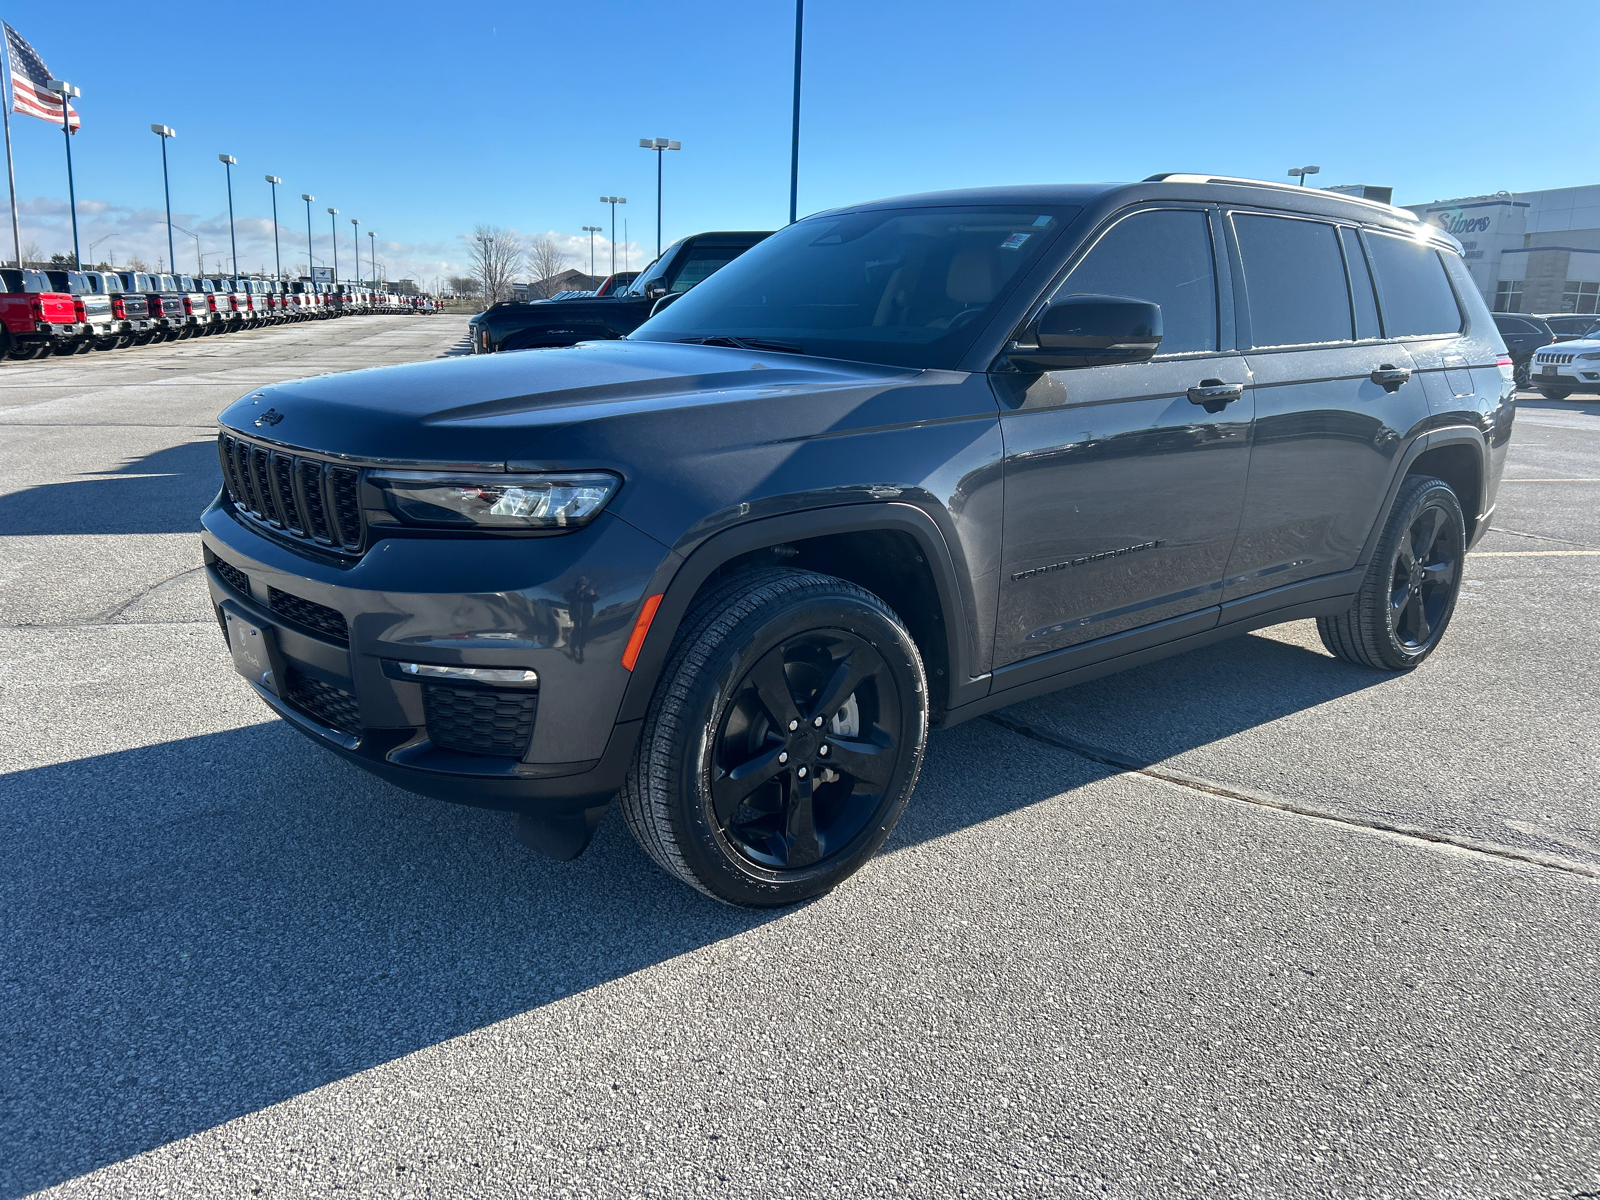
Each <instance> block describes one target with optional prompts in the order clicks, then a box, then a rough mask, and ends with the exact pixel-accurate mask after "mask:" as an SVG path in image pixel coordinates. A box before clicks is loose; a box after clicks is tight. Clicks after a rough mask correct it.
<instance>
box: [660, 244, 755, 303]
mask: <svg viewBox="0 0 1600 1200" xmlns="http://www.w3.org/2000/svg"><path fill="white" fill-rule="evenodd" d="M743 253H744V250H743V249H742V248H740V247H738V246H695V247H693V248H692V249H691V250H690V251H689V257H688V258H687V259H685V260H684V263H683V265H682V266H681V267H679V268H678V274H677V275H676V276H675V277H674V278H673V280H672V290H673V291H675V292H687V291H688V290H689V289H690V288H692V287H693V286H694V285H695V284H697V283H699V282H701V281H702V280H704V279H706V278H708V277H710V276H711V275H714V274H715V273H716V272H718V271H720V270H721V269H722V268H723V267H725V266H727V265H728V264H729V263H731V262H732V261H733V260H734V259H736V258H738V257H739V255H741V254H743Z"/></svg>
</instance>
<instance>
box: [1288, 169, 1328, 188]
mask: <svg viewBox="0 0 1600 1200" xmlns="http://www.w3.org/2000/svg"><path fill="white" fill-rule="evenodd" d="M1321 172H1322V168H1321V167H1290V168H1289V174H1290V175H1298V176H1299V177H1300V186H1301V187H1305V185H1306V176H1307V175H1318V174H1321Z"/></svg>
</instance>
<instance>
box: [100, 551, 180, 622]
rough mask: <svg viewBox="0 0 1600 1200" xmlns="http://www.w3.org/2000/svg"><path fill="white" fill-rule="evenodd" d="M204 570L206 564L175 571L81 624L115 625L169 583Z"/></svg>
mask: <svg viewBox="0 0 1600 1200" xmlns="http://www.w3.org/2000/svg"><path fill="white" fill-rule="evenodd" d="M203 570H205V565H204V564H201V565H200V566H198V567H187V568H185V569H184V570H182V571H175V572H174V573H173V574H171V575H168V576H167V577H166V578H165V579H158V580H156V581H155V582H154V583H152V584H151V585H150V586H149V587H147V588H145V589H143V590H142V591H140V592H138V593H136V594H134V595H132V596H129V597H128V598H127V599H126V600H124V601H122V602H120V603H118V604H113V605H112V606H111V607H110V608H103V609H101V610H100V611H99V612H97V613H95V614H94V616H92V617H89V618H88V619H87V620H85V621H83V622H81V624H84V625H113V624H115V623H116V620H117V618H118V617H120V616H121V615H122V614H123V613H125V612H127V611H128V610H129V609H130V608H132V607H133V606H134V605H135V604H137V603H139V601H141V600H143V599H145V598H146V597H148V596H152V595H154V594H155V593H156V592H157V591H159V590H160V589H162V588H164V587H166V586H167V584H169V583H172V582H174V581H176V580H179V579H182V578H184V577H185V576H187V575H193V574H194V573H195V572H196V571H203Z"/></svg>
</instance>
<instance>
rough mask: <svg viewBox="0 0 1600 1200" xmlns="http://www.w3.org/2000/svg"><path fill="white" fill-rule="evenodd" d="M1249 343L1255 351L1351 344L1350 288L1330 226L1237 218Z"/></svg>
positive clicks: (1238, 215) (1283, 219)
mask: <svg viewBox="0 0 1600 1200" xmlns="http://www.w3.org/2000/svg"><path fill="white" fill-rule="evenodd" d="M1233 228H1234V232H1235V233H1237V234H1238V237H1239V257H1240V258H1241V259H1242V260H1243V262H1244V286H1245V291H1246V293H1247V295H1248V296H1249V300H1250V341H1251V344H1252V345H1256V346H1300V345H1305V344H1307V343H1312V342H1348V341H1349V340H1350V338H1351V329H1352V326H1351V323H1350V288H1349V285H1348V284H1347V283H1346V281H1345V274H1344V255H1343V254H1341V253H1340V252H1339V235H1338V233H1337V232H1336V231H1335V229H1334V227H1333V226H1332V225H1325V224H1323V223H1322V222H1321V221H1301V220H1296V219H1293V218H1290V217H1263V216H1256V215H1254V214H1252V213H1235V214H1234V217H1233Z"/></svg>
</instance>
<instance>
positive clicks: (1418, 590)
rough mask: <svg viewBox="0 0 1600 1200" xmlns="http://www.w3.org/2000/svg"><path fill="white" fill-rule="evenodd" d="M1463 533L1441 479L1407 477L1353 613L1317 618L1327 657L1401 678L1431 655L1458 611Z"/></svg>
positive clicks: (1452, 498)
mask: <svg viewBox="0 0 1600 1200" xmlns="http://www.w3.org/2000/svg"><path fill="white" fill-rule="evenodd" d="M1466 546H1467V526H1466V521H1465V519H1464V518H1463V517H1462V514H1461V503H1460V501H1459V500H1457V499H1456V494H1455V492H1453V491H1452V490H1451V489H1450V485H1449V484H1447V483H1445V482H1444V480H1442V479H1431V478H1428V477H1427V476H1422V475H1411V476H1407V477H1406V480H1405V482H1404V483H1403V484H1402V485H1401V487H1400V494H1399V496H1397V497H1396V498H1395V502H1394V508H1393V509H1392V510H1391V511H1390V513H1389V520H1388V522H1387V524H1385V526H1384V530H1383V536H1382V537H1381V538H1379V539H1378V548H1377V551H1376V552H1375V553H1374V554H1373V556H1372V565H1371V566H1370V567H1368V568H1367V574H1366V576H1365V578H1363V579H1362V581H1361V590H1360V591H1359V592H1357V593H1356V598H1355V601H1354V602H1353V603H1352V604H1351V605H1350V608H1349V609H1348V610H1347V611H1345V612H1344V613H1341V614H1340V615H1339V616H1337V617H1318V618H1317V633H1318V634H1320V635H1321V637H1322V644H1323V645H1324V646H1326V647H1327V648H1328V650H1329V652H1330V653H1332V654H1334V655H1335V656H1337V657H1339V658H1342V659H1344V660H1345V661H1346V662H1353V663H1359V664H1360V665H1362V666H1366V667H1376V668H1377V669H1379V670H1382V671H1406V670H1409V669H1411V668H1412V667H1414V666H1416V665H1417V664H1418V663H1420V662H1421V661H1422V660H1423V659H1425V658H1427V657H1428V655H1430V654H1432V653H1433V651H1434V648H1435V647H1436V646H1438V644H1439V641H1440V639H1441V638H1443V637H1444V631H1445V628H1446V627H1447V626H1448V625H1449V624H1450V617H1451V615H1452V614H1453V613H1454V612H1455V609H1456V597H1457V596H1458V595H1459V594H1460V591H1461V576H1462V572H1463V570H1464V568H1465V557H1466Z"/></svg>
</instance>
